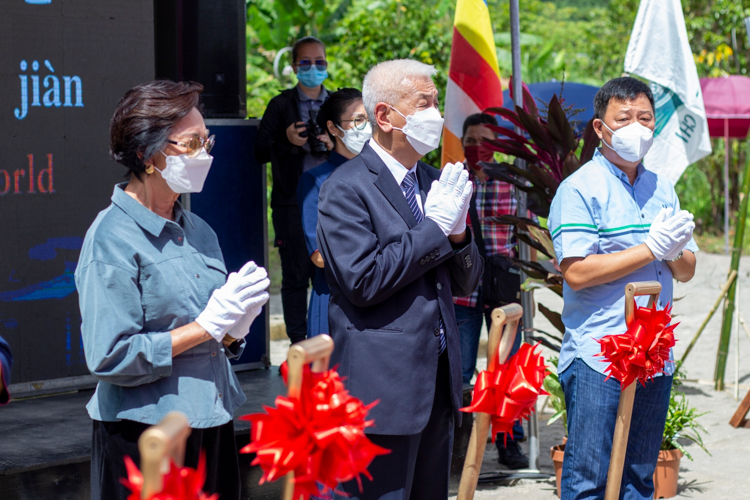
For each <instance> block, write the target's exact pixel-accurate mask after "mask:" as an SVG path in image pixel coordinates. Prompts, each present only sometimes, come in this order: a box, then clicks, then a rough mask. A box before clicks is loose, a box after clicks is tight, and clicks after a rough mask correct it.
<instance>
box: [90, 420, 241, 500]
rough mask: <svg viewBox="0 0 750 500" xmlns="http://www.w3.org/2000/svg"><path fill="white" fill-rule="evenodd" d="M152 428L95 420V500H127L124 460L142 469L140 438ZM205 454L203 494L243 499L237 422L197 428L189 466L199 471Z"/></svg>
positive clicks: (191, 439) (189, 446)
mask: <svg viewBox="0 0 750 500" xmlns="http://www.w3.org/2000/svg"><path fill="white" fill-rule="evenodd" d="M148 427H149V426H148V425H146V424H142V423H140V422H133V421H131V420H121V421H119V422H100V421H98V420H94V432H93V440H92V447H91V500H127V498H128V495H129V491H128V489H127V488H126V487H125V486H123V485H122V483H120V478H123V477H127V471H126V470H125V462H124V457H125V456H126V455H127V456H129V457H130V458H132V459H133V461H134V462H135V463H136V465H138V466H139V467H140V462H141V456H140V453H139V452H138V438H139V437H140V435H141V434H142V433H143V431H145V430H146V429H148ZM201 451H203V452H205V454H206V484H205V485H204V486H203V491H205V492H206V493H208V494H212V493H219V494H220V498H221V500H239V499H240V488H241V484H240V465H239V455H238V454H237V444H236V442H235V440H234V422H232V421H231V420H230V421H229V422H227V423H226V424H224V425H220V426H218V427H211V428H208V429H193V430H192V432H191V433H190V437H188V440H187V445H186V449H185V466H187V467H192V468H196V467H197V466H198V459H199V457H200V453H201Z"/></svg>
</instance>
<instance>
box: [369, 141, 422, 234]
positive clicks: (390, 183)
mask: <svg viewBox="0 0 750 500" xmlns="http://www.w3.org/2000/svg"><path fill="white" fill-rule="evenodd" d="M360 156H361V157H362V159H363V160H365V163H366V164H367V167H368V168H369V169H370V170H371V171H372V172H374V173H376V174H377V175H378V177H377V179H375V187H377V188H378V189H379V190H380V192H381V193H383V196H385V199H386V200H388V203H390V204H391V206H392V207H393V208H394V209H395V210H396V212H398V214H399V215H400V216H401V218H402V219H404V222H406V224H407V225H408V226H409V229H411V228H413V227H414V226H416V225H417V219H415V218H414V214H413V213H412V212H411V208H409V204H408V203H407V202H406V197H405V196H404V193H403V191H401V187H400V186H399V185H398V184H397V183H396V179H394V177H393V174H391V171H390V170H388V167H387V166H386V165H385V163H383V160H381V159H380V157H379V156H378V154H377V153H376V152H375V151H373V149H372V148H371V147H370V145H369V144H365V147H364V148H363V149H362V152H361V153H360ZM420 189H421V187H420Z"/></svg>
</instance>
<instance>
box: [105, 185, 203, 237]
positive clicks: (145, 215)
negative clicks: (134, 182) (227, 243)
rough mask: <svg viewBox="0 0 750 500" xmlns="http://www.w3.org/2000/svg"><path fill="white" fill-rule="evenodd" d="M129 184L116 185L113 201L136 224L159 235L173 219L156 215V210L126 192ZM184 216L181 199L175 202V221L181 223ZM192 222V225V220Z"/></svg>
mask: <svg viewBox="0 0 750 500" xmlns="http://www.w3.org/2000/svg"><path fill="white" fill-rule="evenodd" d="M127 185H128V183H127V182H123V183H120V184H116V185H115V190H114V192H113V193H112V203H114V204H115V205H117V207H118V208H119V209H120V210H122V211H123V212H125V213H126V214H128V215H129V216H130V217H131V218H132V219H133V220H134V221H135V223H136V224H138V225H139V226H141V228H143V229H144V230H146V231H148V232H149V233H151V234H152V235H154V236H159V235H160V234H161V232H162V231H163V230H164V226H165V225H166V224H167V222H172V221H170V220H167V219H165V218H164V217H161V216H159V215H156V214H155V213H154V212H152V211H151V210H149V209H148V208H146V207H144V206H143V205H141V204H140V203H139V202H138V201H137V200H136V199H134V198H133V197H131V196H130V195H128V194H127V193H126V192H125V186H127ZM183 216H184V210H183V208H182V205H181V204H180V202H179V201H176V202H175V204H174V219H175V222H176V223H177V224H180V221H181V220H182V218H183ZM185 219H186V220H188V221H190V219H189V218H188V217H185ZM190 224H191V225H192V222H191V223H190Z"/></svg>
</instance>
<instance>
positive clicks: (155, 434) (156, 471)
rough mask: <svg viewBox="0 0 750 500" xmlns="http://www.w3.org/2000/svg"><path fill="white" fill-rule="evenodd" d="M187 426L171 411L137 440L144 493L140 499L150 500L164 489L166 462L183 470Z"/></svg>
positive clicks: (167, 464) (186, 423) (188, 433)
mask: <svg viewBox="0 0 750 500" xmlns="http://www.w3.org/2000/svg"><path fill="white" fill-rule="evenodd" d="M189 435H190V424H189V423H188V420H187V418H186V417H185V415H183V414H182V413H180V412H178V411H171V412H169V413H167V415H166V416H165V417H164V418H163V419H161V422H159V423H158V424H156V425H154V426H151V427H149V428H148V429H146V431H145V432H144V433H143V434H141V437H140V438H138V451H140V453H141V474H143V489H142V490H141V498H149V497H151V496H152V495H155V494H157V493H160V492H161V491H162V489H163V488H164V481H163V477H162V476H163V475H164V474H167V473H168V472H169V467H170V465H169V458H170V457H171V459H172V461H174V463H175V465H177V466H178V467H182V465H183V462H184V461H185V443H186V441H187V438H188V436H189Z"/></svg>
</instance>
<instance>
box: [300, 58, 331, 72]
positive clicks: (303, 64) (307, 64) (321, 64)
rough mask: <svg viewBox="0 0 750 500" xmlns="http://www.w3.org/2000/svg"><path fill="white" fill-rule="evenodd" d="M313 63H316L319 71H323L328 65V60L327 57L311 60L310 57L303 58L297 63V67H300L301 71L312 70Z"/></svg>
mask: <svg viewBox="0 0 750 500" xmlns="http://www.w3.org/2000/svg"><path fill="white" fill-rule="evenodd" d="M313 64H314V65H315V69H317V70H318V71H323V70H325V69H326V68H327V67H328V61H326V60H325V59H316V60H315V61H311V60H310V59H302V60H301V61H300V62H298V63H297V69H299V71H310V70H311V69H312V67H313Z"/></svg>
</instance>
